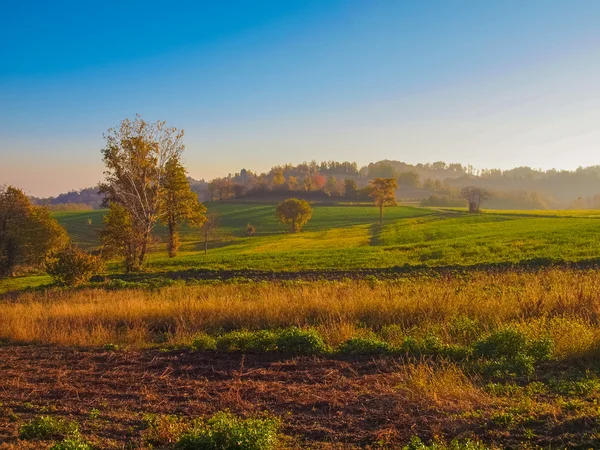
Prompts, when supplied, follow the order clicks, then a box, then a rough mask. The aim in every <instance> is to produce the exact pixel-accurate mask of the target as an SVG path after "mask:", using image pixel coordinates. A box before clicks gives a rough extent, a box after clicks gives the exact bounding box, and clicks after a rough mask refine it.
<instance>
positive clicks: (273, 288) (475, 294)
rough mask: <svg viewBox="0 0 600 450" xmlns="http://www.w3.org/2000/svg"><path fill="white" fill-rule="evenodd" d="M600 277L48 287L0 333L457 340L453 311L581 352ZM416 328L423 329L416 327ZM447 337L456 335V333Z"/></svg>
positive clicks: (138, 339)
mask: <svg viewBox="0 0 600 450" xmlns="http://www.w3.org/2000/svg"><path fill="white" fill-rule="evenodd" d="M599 281H600V273H599V272H598V271H568V270H547V271H543V272H539V273H517V272H508V273H486V272H477V273H472V274H470V275H469V276H467V277H464V276H445V277H441V278H425V277H419V278H405V279H399V280H397V281H390V282H375V283H373V282H369V281H347V282H335V283H332V282H312V283H302V284H285V283H283V284H279V283H270V284H266V283H257V284H238V285H235V284H220V285H210V286H174V287H167V288H163V289H160V290H155V291H144V290H137V289H130V290H118V291H107V290H103V289H87V290H77V291H61V290H55V291H47V292H44V293H24V294H21V295H20V296H18V297H15V298H11V297H6V298H4V299H2V300H0V339H2V340H8V341H11V342H36V343H50V344H57V345H82V346H87V345H91V346H96V345H103V344H107V343H114V344H122V345H129V346H132V347H144V346H148V345H151V344H152V343H156V342H158V341H157V339H158V340H160V339H162V340H163V342H164V341H165V340H166V342H168V343H183V342H187V341H189V340H190V339H191V337H192V336H193V335H194V334H196V333H198V332H201V331H204V332H212V333H214V332H218V331H220V330H231V329H264V328H279V327H287V326H299V327H306V326H313V327H316V328H317V329H319V330H320V332H321V333H322V334H323V336H324V337H325V338H326V340H327V341H328V342H329V343H330V344H332V345H336V344H338V343H340V342H342V341H344V340H346V339H348V338H349V337H351V336H356V335H360V334H361V333H362V334H364V333H365V329H368V330H374V331H376V332H378V331H379V330H381V328H382V327H384V326H387V325H398V329H400V330H401V333H404V332H406V333H413V334H414V333H419V332H421V333H423V332H431V330H434V331H435V333H436V334H437V335H438V336H439V337H440V338H442V339H443V340H446V341H448V342H451V341H456V332H455V331H453V329H452V324H453V323H454V322H453V320H455V319H456V318H457V317H468V318H470V319H472V320H475V321H477V323H478V324H479V326H480V327H481V328H482V329H483V330H484V331H485V330H486V329H489V328H494V327H497V326H500V325H504V324H509V323H510V324H514V325H515V326H519V327H520V328H522V329H523V330H524V331H525V332H527V333H529V334H532V335H540V334H544V333H546V334H549V336H550V337H555V338H560V339H555V342H557V343H558V344H557V345H558V347H557V353H558V354H560V355H563V356H565V355H568V354H570V353H573V352H576V353H584V352H586V351H588V350H589V349H590V348H592V347H593V346H595V345H596V343H597V342H598V338H599V336H600V326H599V323H600V282H599ZM419 330H420V331H419ZM453 333H454V334H453Z"/></svg>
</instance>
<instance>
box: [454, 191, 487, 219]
mask: <svg viewBox="0 0 600 450" xmlns="http://www.w3.org/2000/svg"><path fill="white" fill-rule="evenodd" d="M460 193H461V195H462V196H463V197H464V198H465V199H466V200H467V201H468V202H469V212H470V213H478V212H479V206H480V205H481V202H482V201H484V200H487V199H488V198H489V196H490V194H489V192H488V191H487V190H486V189H485V188H483V187H481V186H467V187H464V188H462V190H461V191H460Z"/></svg>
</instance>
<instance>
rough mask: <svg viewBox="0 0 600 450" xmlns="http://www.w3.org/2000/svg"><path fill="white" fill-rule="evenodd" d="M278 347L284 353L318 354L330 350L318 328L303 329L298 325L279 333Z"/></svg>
mask: <svg viewBox="0 0 600 450" xmlns="http://www.w3.org/2000/svg"><path fill="white" fill-rule="evenodd" d="M277 349H278V350H279V351H280V352H283V353H292V354H300V355H318V354H322V353H326V352H327V351H328V350H329V349H328V347H327V344H325V341H324V340H323V338H322V337H321V335H320V334H319V333H318V332H317V331H316V330H312V329H308V330H301V329H299V328H296V327H292V328H287V329H285V330H282V331H280V332H279V333H278V335H277Z"/></svg>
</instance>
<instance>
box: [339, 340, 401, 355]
mask: <svg viewBox="0 0 600 450" xmlns="http://www.w3.org/2000/svg"><path fill="white" fill-rule="evenodd" d="M339 351H340V352H342V353H347V354H349V355H386V354H390V353H391V352H392V347H391V346H390V345H389V344H388V343H387V342H382V341H380V340H377V339H373V338H365V337H353V338H351V339H348V340H347V341H346V342H344V343H343V344H342V345H340V348H339Z"/></svg>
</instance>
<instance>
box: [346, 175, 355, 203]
mask: <svg viewBox="0 0 600 450" xmlns="http://www.w3.org/2000/svg"><path fill="white" fill-rule="evenodd" d="M357 191H358V188H357V186H356V181H354V180H353V179H352V178H346V179H345V180H344V195H345V196H346V197H348V198H350V199H355V198H356V195H357Z"/></svg>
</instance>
